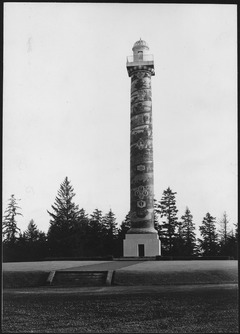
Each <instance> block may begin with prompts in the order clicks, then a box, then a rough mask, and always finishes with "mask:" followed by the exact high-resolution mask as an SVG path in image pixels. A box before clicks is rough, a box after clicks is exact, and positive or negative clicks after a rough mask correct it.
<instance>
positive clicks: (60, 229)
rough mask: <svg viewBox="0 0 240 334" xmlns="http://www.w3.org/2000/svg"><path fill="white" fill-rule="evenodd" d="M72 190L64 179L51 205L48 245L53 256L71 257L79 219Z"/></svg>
mask: <svg viewBox="0 0 240 334" xmlns="http://www.w3.org/2000/svg"><path fill="white" fill-rule="evenodd" d="M74 196H75V193H74V189H73V187H72V186H71V184H70V181H69V180H68V178H67V177H66V178H65V179H64V181H63V182H62V183H61V185H60V189H59V190H58V196H57V197H56V198H55V202H54V205H52V209H53V212H49V211H47V212H48V213H49V215H50V216H51V220H50V227H49V230H48V243H49V247H50V249H51V253H52V255H54V256H72V255H74V254H73V251H72V247H73V243H72V241H73V239H74V227H75V225H76V223H77V221H78V219H79V208H78V205H76V204H75V203H74V202H73V197H74Z"/></svg>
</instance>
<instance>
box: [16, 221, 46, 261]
mask: <svg viewBox="0 0 240 334" xmlns="http://www.w3.org/2000/svg"><path fill="white" fill-rule="evenodd" d="M18 248H19V252H20V253H21V257H22V260H32V261H35V260H40V259H43V258H44V257H45V256H46V255H47V239H46V235H45V233H44V232H42V231H39V229H38V228H37V225H36V224H35V223H34V220H33V219H31V220H30V222H29V224H28V227H27V230H26V231H24V232H23V234H21V236H20V237H19V241H18Z"/></svg>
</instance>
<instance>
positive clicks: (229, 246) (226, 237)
mask: <svg viewBox="0 0 240 334" xmlns="http://www.w3.org/2000/svg"><path fill="white" fill-rule="evenodd" d="M229 224H230V222H229V220H228V217H227V214H226V212H224V213H223V216H222V219H221V220H220V221H219V230H218V233H219V234H218V235H219V248H220V250H219V254H220V255H223V256H231V257H234V258H237V230H236V233H235V235H234V232H233V230H230V228H229Z"/></svg>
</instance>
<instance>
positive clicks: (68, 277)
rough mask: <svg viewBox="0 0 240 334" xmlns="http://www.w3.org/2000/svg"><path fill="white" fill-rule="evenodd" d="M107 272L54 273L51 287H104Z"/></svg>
mask: <svg viewBox="0 0 240 334" xmlns="http://www.w3.org/2000/svg"><path fill="white" fill-rule="evenodd" d="M107 277H108V272H107V271H65V270H64V271H60V270H59V271H56V272H55V275H54V277H53V279H52V281H51V284H50V285H52V286H103V285H106V281H107Z"/></svg>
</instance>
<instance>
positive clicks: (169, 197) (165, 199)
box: [156, 187, 178, 255]
mask: <svg viewBox="0 0 240 334" xmlns="http://www.w3.org/2000/svg"><path fill="white" fill-rule="evenodd" d="M175 195H176V192H173V191H172V190H171V189H170V187H168V188H167V189H166V190H164V192H163V196H162V199H161V200H160V202H159V203H158V205H157V208H156V212H157V213H158V214H159V215H160V217H161V218H162V224H161V228H160V239H161V242H162V248H163V254H164V253H165V254H164V255H166V254H168V255H172V254H173V251H174V249H173V245H174V239H175V236H176V228H177V227H178V218H177V212H178V210H177V207H176V199H175Z"/></svg>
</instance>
